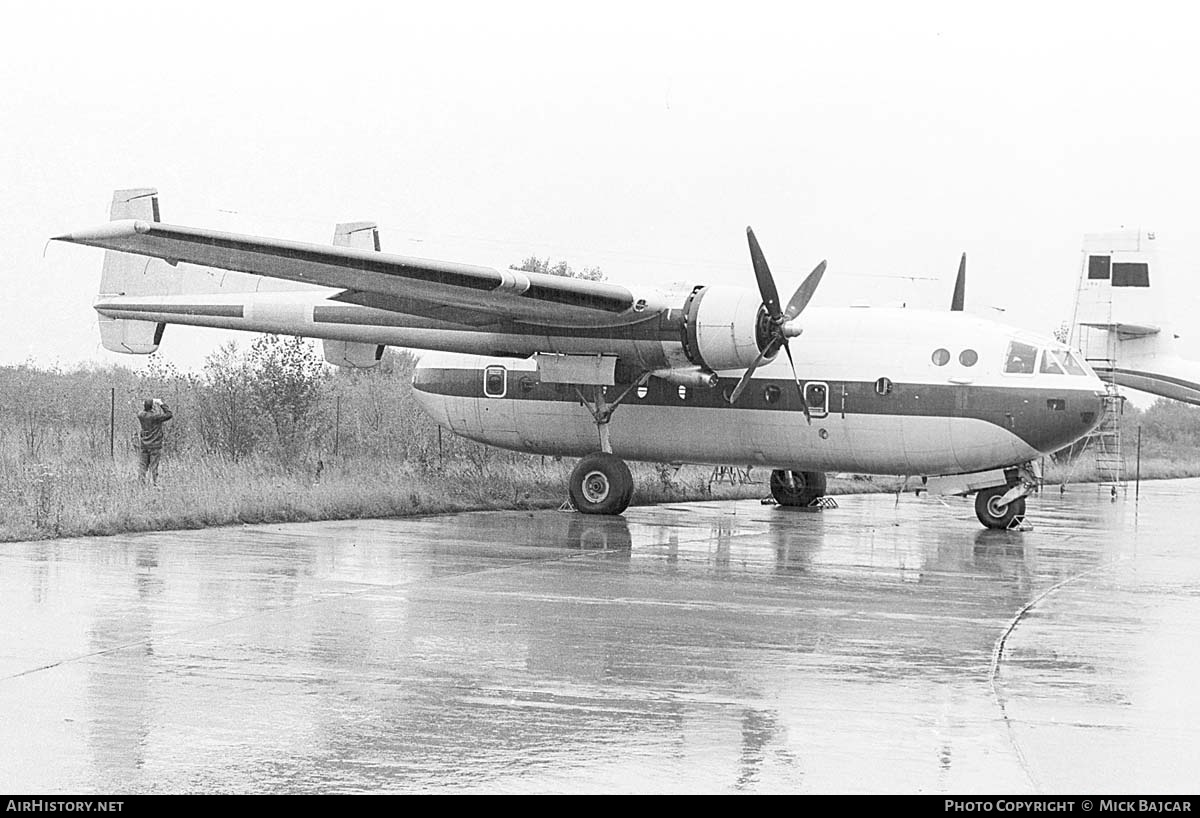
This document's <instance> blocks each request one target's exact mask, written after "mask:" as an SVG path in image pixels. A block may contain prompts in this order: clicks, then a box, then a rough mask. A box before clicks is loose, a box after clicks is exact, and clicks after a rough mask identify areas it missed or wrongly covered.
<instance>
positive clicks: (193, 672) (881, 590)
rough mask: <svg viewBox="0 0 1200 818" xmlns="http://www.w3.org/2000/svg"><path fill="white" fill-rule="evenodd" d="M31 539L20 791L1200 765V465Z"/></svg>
mask: <svg viewBox="0 0 1200 818" xmlns="http://www.w3.org/2000/svg"><path fill="white" fill-rule="evenodd" d="M839 503H840V505H841V507H840V508H838V509H834V510H829V511H825V512H819V513H805V512H795V511H788V510H784V509H778V508H774V507H770V506H762V505H760V504H758V503H756V502H741V503H700V504H680V505H672V506H658V507H650V508H634V509H630V510H629V511H628V512H627V513H626V515H625V516H624V518H623V519H622V518H613V519H609V518H589V517H583V516H581V515H575V514H569V513H559V512H533V513H529V512H487V513H476V514H463V515H457V516H444V517H430V518H422V519H408V520H405V519H398V520H372V521H347V522H334V523H320V524H307V525H284V526H255V527H240V528H225V529H215V530H209V531H196V532H170V533H155V534H139V535H129V536H120V537H107V538H91V539H79V540H62V541H57V542H39V543H14V544H4V545H0V789H3V790H7V791H11V792H97V793H108V792H119V793H134V792H347V791H350V792H354V791H366V792H430V791H433V792H469V791H479V792H737V791H748V792H902V793H917V792H956V793H963V792H1049V793H1053V792H1072V793H1073V792H1194V791H1195V789H1196V785H1197V780H1196V778H1197V777H1196V773H1195V769H1196V764H1195V760H1196V757H1197V755H1198V753H1200V740H1198V739H1197V734H1198V730H1197V727H1196V725H1197V724H1198V723H1200V721H1198V719H1197V717H1198V716H1200V691H1198V689H1197V687H1196V685H1194V684H1193V682H1192V680H1193V679H1194V677H1195V675H1196V671H1197V670H1198V669H1200V641H1198V640H1196V639H1195V638H1194V631H1195V628H1196V626H1197V624H1198V623H1200V557H1198V555H1197V545H1196V544H1195V543H1194V541H1193V535H1192V525H1191V520H1192V519H1193V518H1194V517H1196V516H1197V514H1198V513H1200V481H1170V482H1159V483H1152V484H1144V485H1143V486H1142V491H1141V501H1140V503H1138V504H1137V505H1136V506H1135V504H1134V501H1133V489H1132V487H1131V489H1130V491H1129V495H1128V497H1127V499H1121V500H1118V501H1117V502H1112V501H1111V500H1110V499H1109V497H1108V495H1107V494H1102V493H1100V492H1098V491H1097V490H1096V489H1095V488H1094V487H1078V488H1075V489H1073V490H1071V491H1069V492H1068V493H1067V494H1066V495H1062V496H1060V495H1059V494H1058V492H1057V490H1051V491H1048V492H1047V493H1046V494H1045V495H1044V496H1043V497H1041V498H1037V499H1032V500H1031V501H1030V504H1029V514H1030V519H1031V521H1032V522H1033V524H1034V526H1035V527H1034V530H1032V531H1026V532H994V531H984V530H982V529H981V528H979V525H978V523H977V522H976V520H975V517H974V513H973V511H972V510H971V506H970V501H968V500H952V501H949V502H948V504H947V505H945V506H944V505H942V504H941V503H939V502H937V501H935V500H929V499H924V500H917V499H914V498H913V497H912V496H906V497H902V498H900V500H899V502H897V501H896V498H895V497H894V496H890V495H889V496H881V495H873V496H858V497H845V498H839Z"/></svg>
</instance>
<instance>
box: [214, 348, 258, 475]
mask: <svg viewBox="0 0 1200 818" xmlns="http://www.w3.org/2000/svg"><path fill="white" fill-rule="evenodd" d="M204 386H205V388H204V390H203V391H202V392H201V394H200V401H199V402H200V410H201V411H200V418H199V422H200V432H201V437H202V438H203V439H204V443H205V446H206V448H207V449H208V450H209V451H211V452H220V453H221V454H224V455H226V456H227V457H229V458H230V459H231V460H235V461H236V460H240V459H242V458H243V457H246V456H247V455H249V454H251V453H252V452H253V451H254V448H255V444H256V442H257V440H258V438H259V437H260V432H259V430H258V428H257V424H256V422H255V417H256V416H257V414H258V413H257V411H256V407H255V390H254V373H253V372H252V371H251V367H250V362H249V361H248V360H247V358H246V355H245V354H243V353H242V352H241V350H239V349H238V345H237V342H236V341H230V342H229V343H227V344H225V345H224V346H222V347H221V348H220V349H218V350H217V351H216V352H214V353H212V354H211V355H209V356H208V357H207V358H205V360H204Z"/></svg>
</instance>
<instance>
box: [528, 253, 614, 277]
mask: <svg viewBox="0 0 1200 818" xmlns="http://www.w3.org/2000/svg"><path fill="white" fill-rule="evenodd" d="M509 269H510V270H520V271H522V272H525V273H546V274H547V275H552V276H563V277H565V278H582V279H583V280H584V281H604V280H605V278H606V276H605V275H604V273H603V272H601V271H600V268H599V267H584V268H583V269H582V270H576V269H575V268H573V267H572V266H571V265H569V264H567V263H566V262H565V261H560V262H558V263H557V264H551V263H550V257H549V256H546V258H544V259H540V258H538V257H537V256H529V257H528V258H526V259H525V260H524V261H522V262H521V263H520V264H511V265H509Z"/></svg>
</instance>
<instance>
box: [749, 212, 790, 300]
mask: <svg viewBox="0 0 1200 818" xmlns="http://www.w3.org/2000/svg"><path fill="white" fill-rule="evenodd" d="M746 241H748V242H750V262H751V263H752V264H753V265H754V277H755V278H756V279H758V293H759V295H761V296H762V302H763V306H765V307H766V308H767V315H769V316H771V318H772V319H774V320H775V321H779V319H780V317H781V316H782V315H783V313H782V312H780V310H779V290H778V289H776V287H775V279H773V278H772V277H771V268H770V267H768V266H767V259H766V256H764V255H763V251H762V248H761V247H759V246H758V239H756V238H754V231H753V230H751V229H750V228H749V227H747V228H746Z"/></svg>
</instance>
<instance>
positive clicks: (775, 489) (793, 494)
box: [771, 469, 826, 508]
mask: <svg viewBox="0 0 1200 818" xmlns="http://www.w3.org/2000/svg"><path fill="white" fill-rule="evenodd" d="M825 485H826V484H825V473H824V472H819V471H787V470H783V469H776V470H775V471H773V472H771V496H772V497H774V498H775V502H777V503H779V505H781V506H792V507H800V508H808V507H809V506H811V505H812V504H813V501H815V500H817V499H818V498H821V497H824V496H825Z"/></svg>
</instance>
